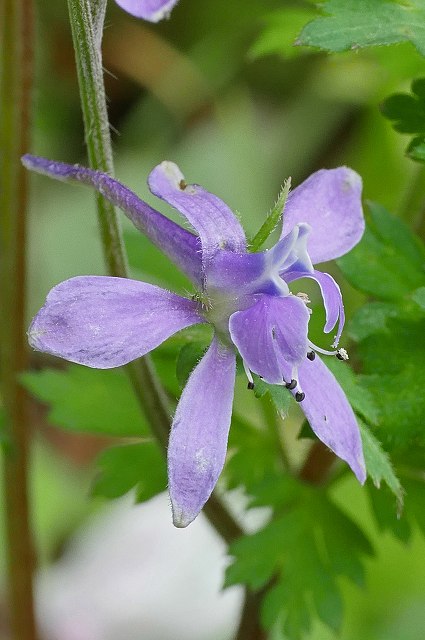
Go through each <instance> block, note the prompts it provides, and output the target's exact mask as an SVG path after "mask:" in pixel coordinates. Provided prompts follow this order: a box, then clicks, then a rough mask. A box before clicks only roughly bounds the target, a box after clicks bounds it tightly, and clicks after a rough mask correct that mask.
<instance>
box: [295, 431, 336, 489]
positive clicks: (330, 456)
mask: <svg viewBox="0 0 425 640" xmlns="http://www.w3.org/2000/svg"><path fill="white" fill-rule="evenodd" d="M334 462H335V454H334V453H333V452H332V451H331V450H330V449H328V447H326V446H325V445H324V444H323V442H320V440H318V441H317V442H315V443H314V444H313V446H312V447H311V449H310V451H309V453H308V456H307V458H306V460H305V462H304V464H303V466H302V467H301V470H300V472H299V478H300V480H304V482H308V483H309V484H316V485H318V484H322V482H324V481H325V480H326V478H327V476H328V474H329V471H330V469H331V467H332V465H333V463H334Z"/></svg>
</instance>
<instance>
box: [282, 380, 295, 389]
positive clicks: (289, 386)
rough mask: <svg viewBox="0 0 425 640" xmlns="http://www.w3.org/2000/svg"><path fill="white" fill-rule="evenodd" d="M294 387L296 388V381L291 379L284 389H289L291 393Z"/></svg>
mask: <svg viewBox="0 0 425 640" xmlns="http://www.w3.org/2000/svg"><path fill="white" fill-rule="evenodd" d="M296 386H297V381H296V380H293V379H292V380H291V382H287V383H286V384H285V387H286V388H287V389H291V391H292V389H295V387H296Z"/></svg>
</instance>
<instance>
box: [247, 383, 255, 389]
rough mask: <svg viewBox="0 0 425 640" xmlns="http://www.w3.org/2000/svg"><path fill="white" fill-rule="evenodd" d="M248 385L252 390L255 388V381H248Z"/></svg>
mask: <svg viewBox="0 0 425 640" xmlns="http://www.w3.org/2000/svg"><path fill="white" fill-rule="evenodd" d="M247 387H248V389H249V390H250V391H252V389H253V388H254V383H253V382H248V385H247Z"/></svg>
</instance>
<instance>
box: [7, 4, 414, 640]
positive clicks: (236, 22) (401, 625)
mask: <svg viewBox="0 0 425 640" xmlns="http://www.w3.org/2000/svg"><path fill="white" fill-rule="evenodd" d="M110 4H111V6H110V7H109V10H108V16H107V21H106V29H105V33H104V65H105V69H106V74H105V81H106V87H107V94H108V98H109V114H110V120H111V127H112V131H113V141H114V150H115V162H116V175H117V177H118V178H119V179H120V180H121V181H122V182H124V183H126V184H127V185H128V186H130V187H131V188H132V189H133V190H134V191H136V192H137V193H138V194H139V195H140V196H141V197H142V198H144V199H146V200H147V201H148V202H149V203H150V204H152V205H153V206H157V203H156V202H155V199H154V198H153V196H151V195H150V194H149V192H148V190H147V187H146V177H147V174H148V173H149V171H150V169H151V168H153V167H154V166H155V165H156V164H157V163H158V162H160V161H162V160H164V159H169V160H173V161H174V162H176V163H178V164H179V165H180V167H181V168H182V170H183V172H184V173H185V174H186V176H187V178H188V180H189V181H191V182H197V183H200V184H202V185H203V186H205V187H206V188H207V189H209V190H210V191H212V192H215V193H217V194H218V195H219V196H220V197H222V198H223V200H225V201H226V202H227V203H228V204H229V205H230V206H231V208H232V209H233V210H235V211H237V212H239V213H240V215H241V219H242V220H243V224H244V226H245V228H246V229H247V231H248V234H254V233H255V231H256V230H257V229H258V227H259V226H260V224H261V222H262V221H263V219H264V215H265V214H266V213H267V212H268V210H269V209H270V207H271V206H272V205H273V203H274V200H275V198H276V196H277V194H278V191H279V189H280V186H281V184H282V183H283V181H284V179H285V178H287V177H288V176H291V177H292V184H293V185H297V184H298V183H299V182H300V181H302V180H303V179H304V178H306V177H307V176H308V175H309V174H310V173H311V172H312V171H314V170H316V169H318V168H321V167H329V168H330V167H334V166H338V165H340V164H346V165H348V166H350V167H352V168H353V169H355V170H356V171H358V172H359V173H360V174H361V175H362V177H363V180H364V195H365V198H366V199H370V200H374V201H377V202H380V203H381V204H383V205H385V206H386V207H387V208H388V209H389V210H390V211H392V212H394V213H397V214H399V215H402V216H403V217H404V218H405V219H406V221H407V222H408V223H409V224H412V225H414V223H415V213H416V212H415V211H407V212H406V207H405V203H406V202H407V201H408V198H409V193H410V189H411V188H412V185H414V183H415V179H416V177H417V174H418V171H419V170H420V169H419V168H418V166H417V165H415V164H414V163H413V162H411V161H410V160H408V159H406V158H405V157H404V155H403V153H404V146H405V143H406V140H404V139H403V137H402V136H400V135H398V134H396V133H395V132H394V131H393V130H392V128H391V126H390V124H389V123H388V121H386V120H384V118H383V117H382V115H381V114H380V111H379V104H380V102H382V100H383V99H384V98H385V97H387V96H388V95H389V94H390V93H393V92H395V91H400V90H408V88H409V85H410V81H411V79H412V78H414V77H419V76H420V75H425V62H424V59H423V58H422V57H420V55H419V54H418V53H417V52H416V51H415V50H414V48H413V47H412V46H411V45H409V44H405V45H397V46H393V47H385V48H375V49H370V50H365V51H361V52H360V51H355V52H350V53H347V54H339V55H331V56H329V55H324V54H318V53H315V52H312V51H311V50H307V49H301V48H297V49H296V50H292V49H291V48H290V47H288V51H287V56H286V57H284V56H278V55H271V56H266V57H256V56H255V50H254V44H255V42H256V39H257V37H258V34H259V33H260V30H261V27H262V25H263V19H264V15H266V14H267V13H268V12H269V11H270V10H272V9H275V8H279V7H282V6H284V5H285V4H286V3H285V2H282V1H280V2H279V1H277V0H276V1H273V0H261V1H260V0H214V1H213V0H203V1H202V2H199V0H181V3H179V5H178V6H177V8H176V9H175V11H174V12H173V15H172V20H169V21H166V22H164V23H161V24H159V25H157V26H155V27H152V26H150V25H148V24H146V23H142V22H141V21H137V20H135V19H132V18H131V17H130V16H128V15H126V14H125V13H124V12H122V11H120V10H119V8H118V7H116V6H115V5H114V4H113V3H112V2H111V3H110ZM289 4H290V3H288V5H289ZM292 4H293V3H292ZM292 40H293V33H292V31H291V25H290V24H289V23H288V43H289V42H291V41H292ZM34 102H35V114H34V134H33V141H34V142H33V148H32V150H31V151H32V152H33V153H36V154H39V155H45V156H47V157H51V158H54V159H57V160H63V161H67V162H80V163H83V164H84V163H86V156H85V147H84V139H83V128H82V119H81V113H80V107H79V98H78V87H77V82H76V74H75V68H74V57H73V49H72V41H71V37H70V31H69V26H68V17H67V11H66V3H65V2H57V1H55V0H43V2H38V6H37V81H36V89H35V96H34ZM159 208H160V209H161V211H163V212H164V213H167V214H169V215H174V214H173V213H172V212H171V211H170V210H167V209H166V207H165V206H164V204H163V203H161V204H160V205H159ZM124 228H125V236H126V242H127V246H128V250H129V255H130V261H131V265H132V267H133V269H134V273H135V277H139V278H141V279H146V280H147V281H149V282H153V283H158V284H161V285H165V286H169V287H170V288H174V289H176V288H177V290H178V291H180V292H184V291H185V290H186V288H187V286H188V285H187V283H186V282H185V280H184V278H183V277H181V278H180V277H179V276H178V275H177V274H176V272H175V271H174V270H173V269H172V268H171V267H170V265H169V264H168V263H167V262H166V260H165V259H164V258H162V257H161V255H160V254H159V253H158V252H157V251H156V250H155V249H154V248H153V247H151V246H150V245H149V243H148V242H147V241H146V240H145V239H144V238H143V237H142V236H141V234H139V233H138V232H136V231H134V230H132V229H131V228H130V226H129V225H128V224H126V223H124ZM330 270H331V272H333V273H336V272H337V268H336V266H335V265H332V266H331V267H330ZM101 273H104V268H103V263H102V257H101V248H100V243H99V239H98V234H97V223H96V217H95V209H94V198H93V194H92V193H91V192H90V191H89V190H85V189H84V188H79V187H73V186H69V185H64V184H60V183H55V182H52V181H49V180H48V179H47V178H43V177H39V176H33V177H32V199H31V220H30V235H29V282H28V295H29V308H28V319H30V317H31V316H32V315H33V314H34V313H35V311H36V310H37V309H38V308H39V307H40V305H41V304H42V303H43V301H44V298H45V296H46V293H47V292H48V290H49V289H50V288H51V287H52V286H53V285H54V284H56V283H58V282H60V281H61V280H63V279H65V278H68V277H71V276H74V275H78V274H101ZM338 278H339V281H340V282H341V285H342V288H343V292H344V296H345V297H344V301H345V305H346V310H347V315H348V317H350V314H351V313H352V312H353V310H354V309H355V308H357V307H358V306H359V305H360V304H361V303H362V301H363V298H362V297H361V296H360V294H359V293H357V292H355V291H354V290H353V289H352V288H351V287H350V286H349V285H348V284H347V283H345V282H344V281H343V280H342V276H341V275H339V276H338ZM311 295H312V297H313V303H314V302H316V303H318V302H319V298H318V294H317V292H316V290H315V289H314V288H313V289H312V290H311ZM315 315H316V316H317V321H316V326H317V329H316V330H318V327H319V325H320V320H321V318H322V317H323V316H320V314H315ZM314 330H315V329H314V327H313V333H314ZM313 340H314V335H313ZM156 361H157V364H158V366H159V368H160V369H161V367H163V368H167V367H168V368H171V369H172V368H173V366H174V362H173V361H172V360H170V358H168V357H167V350H166V348H165V349H164V350H162V351H160V352H159V353H158V355H157V356H156ZM45 363H46V361H45V360H44V359H43V357H41V356H40V355H39V354H34V355H33V362H32V365H33V367H34V368H40V367H41V366H43V365H44V364H45ZM49 364H50V365H51V364H52V363H51V362H49ZM55 366H56V365H55ZM173 375H174V374H173ZM239 386H240V389H239V391H240V392H239V393H238V392H237V394H236V405H235V410H236V412H237V413H238V414H240V415H244V414H245V415H250V416H252V415H256V414H258V408H257V406H256V403H255V399H254V398H251V397H249V398H248V399H247V395H246V394H245V393H243V388H244V382H243V381H241V383H240V385H239ZM169 387H170V389H171V391H172V392H173V393H175V394H176V393H177V392H178V385H177V383H176V381H175V380H174V382H173V381H172V380H170V382H169ZM33 417H34V423H35V424H36V431H37V436H36V440H37V446H36V448H35V452H34V461H33V470H32V491H33V496H34V513H33V518H34V526H35V531H36V537H37V545H38V551H39V557H40V560H41V563H42V565H43V566H44V567H49V565H51V563H53V562H55V561H58V560H59V559H60V558H62V557H63V553H64V551H65V550H66V549H68V551H67V556H66V557H67V558H68V562H71V561H72V557H73V556H72V553H73V552H72V549H71V551H69V541H70V540H71V539H72V536H73V535H74V532H75V531H76V530H77V529H78V528H80V527H82V526H84V523H85V522H87V519H88V518H91V517H92V514H93V513H94V512H99V511H100V512H102V513H103V511H104V510H105V509H106V507H105V505H104V504H103V503H101V502H100V501H99V500H98V499H93V498H90V497H89V491H90V483H91V481H92V479H93V475H94V470H93V459H94V456H95V454H96V453H98V452H99V451H101V450H102V448H103V447H104V446H105V445H106V444H108V442H107V441H106V439H104V438H101V437H95V436H79V435H75V434H69V433H64V432H61V431H57V430H55V429H52V427H51V426H50V425H49V424H48V423H47V418H46V411H45V408H44V407H43V406H39V405H36V404H35V403H34V406H33ZM298 425H299V420H298V415H297V414H294V416H291V417H290V419H289V421H288V432H289V434H290V436H289V437H290V438H292V439H294V436H293V434H294V433H295V432H296V429H297V428H298ZM301 451H302V445H300V443H296V442H295V441H294V457H295V459H296V458H297V456H299V455H300V452H301ZM335 491H336V493H335V499H336V500H337V502H338V504H340V505H341V506H342V507H343V508H344V509H345V510H346V511H347V512H348V513H351V514H353V515H354V516H355V517H356V519H359V520H360V522H361V524H362V525H363V526H364V528H365V530H366V531H367V532H368V533H370V537H371V540H372V541H373V542H374V544H375V548H376V557H375V558H374V559H372V560H370V561H368V579H367V584H366V587H365V589H363V590H360V589H357V588H355V587H353V586H352V585H349V584H348V583H347V584H346V585H344V592H345V597H346V603H347V608H346V619H345V623H344V627H343V633H342V636H341V637H342V638H343V639H344V640H358V638H363V639H364V640H421V639H422V637H423V628H424V626H425V544H424V540H423V538H422V537H421V536H420V534H419V532H418V531H416V530H415V531H414V534H413V536H412V538H411V540H410V541H409V543H408V544H406V545H405V544H403V543H401V542H399V541H396V540H395V539H394V538H393V537H391V536H390V535H389V534H386V533H384V534H382V533H380V532H378V531H377V529H376V526H375V524H374V523H373V521H372V518H371V515H370V510H369V505H368V504H367V500H366V497H365V495H364V494H363V493H362V490H361V488H359V487H358V486H357V484H356V483H355V480H354V479H352V478H347V479H346V480H345V481H344V482H343V483H340V484H339V485H338V487H337V489H336V490H335ZM137 508H138V509H139V507H137ZM163 513H164V512H163ZM359 514H361V515H359ZM117 517H118V516H117ZM147 517H148V516H147ZM158 526H162V527H171V522H170V519H167V517H166V515H165V517H163V519H162V522H161V524H160V525H158ZM193 526H195V525H193ZM202 527H203V531H204V530H206V529H207V527H206V525H205V523H203V524H202ZM183 535H184V533H183ZM200 535H201V534H200ZM205 535H207V534H206V533H205ZM181 536H182V534H181V533H180V538H179V540H181ZM154 543H155V540H154V539H152V540H151V541H150V544H154ZM175 544H176V545H177V546H176V548H175V552H176V553H177V554H178V553H179V546H178V544H180V543H175ZM3 548H4V545H1V551H0V554H1V553H3V552H2V549H3ZM203 553H204V554H208V546H206V548H205V550H204V552H203ZM216 553H220V554H223V550H222V549H219V551H217V550H216ZM69 554H70V555H69ZM74 555H75V556H78V549H74ZM191 561H192V562H193V563H195V564H196V563H197V562H199V557H198V556H196V554H194V555H193V557H192V560H191ZM105 562H107V561H106V559H105ZM170 562H171V564H172V560H170ZM3 566H4V559H2V567H3ZM222 566H224V565H222ZM93 570H94V569H93ZM169 570H170V571H172V566H171V567H169ZM205 570H207V569H205ZM161 571H162V573H161ZM163 574H164V568H162V569H161V570H160V569H158V575H163ZM165 575H166V574H165ZM109 579H112V580H113V574H110V575H109ZM161 579H163V580H166V578H164V577H162V578H161ZM140 581H141V582H142V581H143V576H141V577H140ZM2 584H3V586H4V579H2ZM58 584H59V587H57V588H59V590H60V582H59V583H58ZM188 592H189V593H190V585H189V588H188ZM56 595H57V594H56ZM43 597H48V596H43ZM179 597H180V595H179V593H178V592H176V593H175V594H171V595H170V598H172V599H177V600H178V598H179ZM188 597H189V596H188ZM191 597H192V596H191ZM64 598H65V596H64ZM2 601H4V589H3V598H2ZM62 605H63V606H64V607H66V603H65V604H64V603H62ZM62 605H61V606H62ZM44 606H45V605H43V607H44ZM46 606H48V605H46ZM52 606H53V605H52ZM55 606H56V605H55ZM57 606H58V607H59V605H57ZM229 606H230V605H229ZM237 606H238V601H237V598H235V599H234V601H233V604H232V607H233V610H234V611H235V612H236V613H235V614H234V615H237ZM162 607H163V608H162V611H161V609H160V608H158V609H157V612H156V614H155V615H157V619H158V628H159V629H161V625H160V623H159V620H160V619H161V617H162V616H167V603H166V602H165V603H162ZM1 610H3V611H4V604H2V603H1V602H0V618H1V617H2V615H1ZM189 610H190V607H189ZM43 611H44V609H43ZM43 615H44V614H43ZM78 615H80V614H79V613H77V614H76V616H77V617H78ZM151 615H152V616H153V617H154V614H153V613H152V614H151ZM170 615H171V614H170ZM229 615H230V614H229ZM3 618H4V619H5V618H6V614H4V616H3ZM230 618H231V616H230ZM152 624H153V627H154V626H155V617H154V620H153V622H152ZM1 633H2V629H1V625H0V637H2V636H1ZM3 633H4V637H5V638H7V635H6V625H4V631H3ZM58 633H59V632H58ZM61 633H62V635H57V639H58V640H80V637H77V635H75V636H71V635H69V636H66V633H67V631H63V632H61ZM96 633H97V632H96ZM96 633H95V631H93V632H92V637H90V635H88V636H86V635H81V640H109V636H108V638H106V637H103V636H102V635H100V636H99V637H98V636H97V635H96ZM100 633H102V632H100ZM161 633H162V634H163V635H160V634H161ZM167 633H168V632H167V631H166V630H165V631H164V630H162V631H161V630H160V631H159V632H158V634H159V635H157V636H155V638H156V637H158V638H164V640H167V638H169V640H185V638H184V637H183V636H182V637H180V636H176V635H167ZM170 633H172V632H170ZM203 633H204V632H203ZM217 633H218V632H217ZM126 634H127V635H126ZM226 634H227V635H226ZM52 637H53V636H52ZM55 637H56V636H55ZM110 637H111V638H115V637H117V638H118V637H121V638H122V640H130V632H127V631H125V630H123V631H122V633H121V636H119V635H118V636H113V635H111V636H110ZM137 637H140V638H146V640H152V638H153V637H154V636H153V635H152V637H151V636H149V635H143V633H142V632H140V635H139V636H137V635H135V636H134V638H137ZM188 637H192V635H190V636H188ZM195 637H196V636H195ZM198 637H199V640H202V638H211V640H214V638H216V640H224V638H230V637H231V631H230V632H229V631H225V632H223V631H220V635H211V633H210V632H207V631H205V633H204V635H199V636H198ZM332 637H333V636H332V634H331V632H330V631H329V630H328V629H325V628H324V627H322V626H319V625H317V626H316V627H315V629H314V631H313V633H312V634H311V638H312V639H314V640H327V639H328V638H332ZM131 638H133V636H131ZM49 640H50V637H49Z"/></svg>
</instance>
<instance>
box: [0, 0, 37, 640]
mask: <svg viewBox="0 0 425 640" xmlns="http://www.w3.org/2000/svg"><path fill="white" fill-rule="evenodd" d="M0 23H1V25H2V32H1V42H2V51H1V69H0V78H1V87H0V100H1V102H0V145H1V151H0V218H1V247H0V254H1V257H0V259H1V266H0V273H1V287H2V289H1V366H2V369H1V387H2V396H3V404H4V411H5V421H6V429H7V446H6V455H5V456H4V483H5V489H4V491H5V505H6V536H7V545H8V586H9V609H10V623H11V632H12V637H13V638H14V639H15V640H35V638H36V628H35V620H34V607H33V593H32V576H33V570H34V564H35V555H34V549H33V541H32V535H31V530H30V516H29V499H28V492H27V485H28V477H27V470H28V450H29V427H28V415H27V398H26V396H25V392H24V390H23V389H22V387H21V386H20V385H19V382H18V376H19V374H20V373H21V372H22V371H23V370H25V368H26V365H27V352H26V337H25V266H26V259H25V258H26V256H25V239H26V208H27V172H26V171H25V170H24V169H23V167H22V165H21V162H20V157H21V155H22V154H23V153H25V152H27V151H28V149H29V140H30V112H31V87H32V73H33V3H32V0H2V1H1V3H0Z"/></svg>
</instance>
